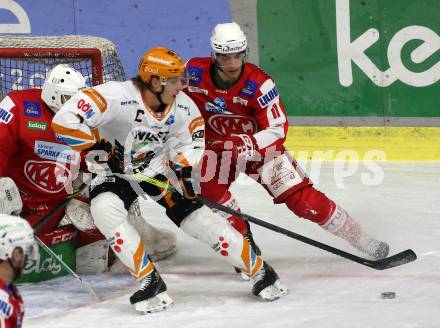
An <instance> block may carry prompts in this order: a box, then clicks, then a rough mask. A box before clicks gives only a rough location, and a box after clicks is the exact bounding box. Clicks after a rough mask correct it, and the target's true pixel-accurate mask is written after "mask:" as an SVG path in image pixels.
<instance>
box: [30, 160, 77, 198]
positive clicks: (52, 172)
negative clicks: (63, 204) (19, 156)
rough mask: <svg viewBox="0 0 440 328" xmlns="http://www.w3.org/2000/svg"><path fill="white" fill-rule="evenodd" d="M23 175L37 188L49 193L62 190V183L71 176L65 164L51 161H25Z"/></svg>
mask: <svg viewBox="0 0 440 328" xmlns="http://www.w3.org/2000/svg"><path fill="white" fill-rule="evenodd" d="M24 175H25V176H26V178H27V179H28V180H29V181H30V182H31V183H32V184H33V185H34V186H36V187H37V188H38V189H40V190H42V191H44V192H47V193H51V194H55V193H58V192H60V191H61V190H63V188H64V185H65V184H66V183H68V182H70V181H71V178H72V174H71V173H70V171H69V169H68V168H67V167H66V166H65V165H63V164H61V163H60V162H52V161H41V162H40V161H33V160H30V161H27V162H26V164H25V165H24Z"/></svg>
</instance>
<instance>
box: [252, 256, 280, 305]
mask: <svg viewBox="0 0 440 328" xmlns="http://www.w3.org/2000/svg"><path fill="white" fill-rule="evenodd" d="M252 280H253V282H254V286H253V287H252V294H254V295H255V296H258V297H261V298H262V299H263V300H265V301H274V300H276V299H278V298H280V297H282V296H284V295H286V294H287V293H288V289H287V287H285V286H283V285H282V284H281V282H280V278H278V275H277V273H276V272H275V270H274V269H273V268H272V267H271V266H270V265H269V264H267V263H266V262H264V265H263V267H262V268H261V269H260V270H259V271H258V272H257V273H256V274H255V276H254V277H252Z"/></svg>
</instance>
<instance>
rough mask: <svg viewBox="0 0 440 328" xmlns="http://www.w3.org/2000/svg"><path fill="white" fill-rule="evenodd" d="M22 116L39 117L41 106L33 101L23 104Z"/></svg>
mask: <svg viewBox="0 0 440 328" xmlns="http://www.w3.org/2000/svg"><path fill="white" fill-rule="evenodd" d="M24 116H30V117H41V106H40V104H39V103H37V102H34V101H25V102H24Z"/></svg>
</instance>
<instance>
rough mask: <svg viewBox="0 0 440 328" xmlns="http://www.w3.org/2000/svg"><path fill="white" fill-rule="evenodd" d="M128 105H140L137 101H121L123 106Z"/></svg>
mask: <svg viewBox="0 0 440 328" xmlns="http://www.w3.org/2000/svg"><path fill="white" fill-rule="evenodd" d="M127 105H139V102H138V101H137V100H134V99H133V100H127V101H121V106H127Z"/></svg>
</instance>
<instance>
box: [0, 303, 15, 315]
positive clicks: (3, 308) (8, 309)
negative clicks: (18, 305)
mask: <svg viewBox="0 0 440 328" xmlns="http://www.w3.org/2000/svg"><path fill="white" fill-rule="evenodd" d="M12 310H13V308H12V304H10V303H8V302H6V301H4V300H0V312H1V313H3V314H4V317H6V318H9V317H10V316H11V315H12ZM2 317H3V316H2Z"/></svg>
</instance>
